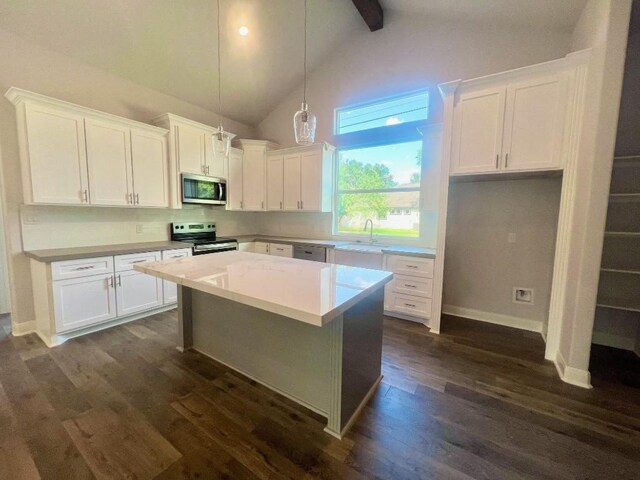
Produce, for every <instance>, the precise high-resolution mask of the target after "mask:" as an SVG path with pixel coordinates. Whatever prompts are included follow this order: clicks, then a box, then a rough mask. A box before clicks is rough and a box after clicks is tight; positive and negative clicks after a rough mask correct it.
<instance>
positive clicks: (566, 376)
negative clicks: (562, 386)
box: [553, 352, 593, 388]
mask: <svg viewBox="0 0 640 480" xmlns="http://www.w3.org/2000/svg"><path fill="white" fill-rule="evenodd" d="M553 363H555V365H556V369H557V370H558V375H560V379H561V380H562V381H563V382H566V383H568V384H570V385H574V386H576V387H581V388H593V387H592V386H591V374H590V373H589V370H581V369H579V368H574V367H569V366H567V362H566V361H565V359H564V357H563V356H562V354H561V353H560V352H558V353H557V354H556V358H555V360H554V362H553Z"/></svg>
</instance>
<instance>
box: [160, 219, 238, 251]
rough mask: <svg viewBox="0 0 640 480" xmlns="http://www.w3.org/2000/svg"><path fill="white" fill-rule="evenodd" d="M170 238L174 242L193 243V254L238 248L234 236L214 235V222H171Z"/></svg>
mask: <svg viewBox="0 0 640 480" xmlns="http://www.w3.org/2000/svg"><path fill="white" fill-rule="evenodd" d="M171 240H174V241H176V242H188V243H193V254H194V255H204V254H207V253H218V252H228V251H230V250H237V249H238V241H237V240H236V239H235V238H223V237H220V238H218V237H216V224H215V223H214V222H205V223H196V222H189V223H172V224H171Z"/></svg>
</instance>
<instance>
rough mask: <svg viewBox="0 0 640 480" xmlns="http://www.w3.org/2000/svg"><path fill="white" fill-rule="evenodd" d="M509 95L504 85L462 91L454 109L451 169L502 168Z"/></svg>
mask: <svg viewBox="0 0 640 480" xmlns="http://www.w3.org/2000/svg"><path fill="white" fill-rule="evenodd" d="M505 96H506V93H505V89H504V87H499V88H493V89H487V90H480V91H473V92H467V93H464V94H461V95H460V97H459V99H458V103H457V105H456V107H455V110H454V119H453V122H454V136H453V145H452V152H451V173H476V172H488V171H496V170H498V168H499V158H500V151H501V148H502V127H503V124H504V104H505Z"/></svg>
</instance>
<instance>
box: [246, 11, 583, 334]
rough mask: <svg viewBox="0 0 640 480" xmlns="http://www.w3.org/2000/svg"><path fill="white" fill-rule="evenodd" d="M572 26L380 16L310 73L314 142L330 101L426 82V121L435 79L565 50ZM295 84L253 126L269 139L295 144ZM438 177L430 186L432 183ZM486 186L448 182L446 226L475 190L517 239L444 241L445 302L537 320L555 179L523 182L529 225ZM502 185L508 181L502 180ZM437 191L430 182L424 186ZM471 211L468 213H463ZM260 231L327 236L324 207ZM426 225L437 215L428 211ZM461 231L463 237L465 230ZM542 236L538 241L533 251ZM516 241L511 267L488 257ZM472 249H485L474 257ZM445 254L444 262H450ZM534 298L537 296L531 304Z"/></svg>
mask: <svg viewBox="0 0 640 480" xmlns="http://www.w3.org/2000/svg"><path fill="white" fill-rule="evenodd" d="M570 40H571V38H570V34H569V33H558V32H552V31H540V30H527V29H526V28H518V29H512V30H510V29H508V28H505V27H500V28H487V27H486V26H478V25H473V24H470V23H469V24H461V23H458V24H451V23H443V22H442V21H437V20H432V19H428V18H421V17H398V16H391V15H390V16H389V18H385V26H384V28H383V29H382V30H380V31H378V32H375V33H370V32H365V33H358V34H355V35H354V36H353V37H352V38H351V39H350V40H349V41H348V42H346V43H345V45H344V46H343V47H342V48H340V49H338V50H336V51H335V52H334V53H333V55H332V56H331V58H329V59H328V60H327V61H326V62H325V63H324V64H323V65H321V66H320V67H319V68H317V69H316V70H315V71H313V72H312V73H311V74H310V76H309V86H308V93H307V100H308V102H309V104H310V107H311V109H312V110H313V111H314V112H315V113H316V115H317V116H318V131H317V138H316V140H317V141H328V142H330V143H334V137H333V114H334V108H336V107H339V106H343V105H349V104H352V103H357V102H361V101H365V100H371V99H375V98H380V97H384V96H387V95H390V94H397V93H399V92H404V91H410V90H415V89H418V88H425V87H428V88H430V91H431V95H432V108H433V112H432V114H433V115H432V119H434V120H436V121H439V120H440V119H441V115H442V101H441V99H440V95H439V93H438V91H437V89H436V86H437V84H438V83H441V82H445V81H449V80H455V79H469V78H474V77H478V76H482V75H486V74H491V73H497V72H501V71H505V70H509V69H512V68H517V67H521V66H526V65H531V64H535V63H539V62H543V61H547V60H552V59H556V58H561V57H563V56H564V55H566V54H567V53H568V52H569V43H570ZM301 95H302V91H301V89H298V90H296V91H295V92H292V93H291V95H290V96H289V97H288V98H287V99H286V100H285V101H284V102H282V104H280V105H279V106H278V107H277V108H276V109H275V110H274V111H273V112H271V114H269V116H268V117H267V118H266V119H265V120H264V121H263V122H262V123H260V125H259V126H258V134H259V136H260V138H267V139H270V140H274V141H276V142H278V143H281V144H282V145H285V146H288V145H292V144H293V143H294V138H293V130H292V117H293V114H294V113H295V111H296V110H297V109H298V108H299V103H300V99H301ZM437 177H438V176H437V174H436V185H437ZM491 185H493V187H496V188H497V190H496V192H499V193H498V194H494V192H493V188H486V187H483V186H476V187H474V186H466V187H464V186H460V187H456V188H454V189H452V192H451V193H450V201H451V202H452V204H454V205H456V204H457V205H460V208H459V210H458V211H457V212H456V214H454V215H453V217H452V218H450V219H449V222H448V223H449V226H448V228H449V229H450V231H451V232H456V234H458V233H461V234H462V235H463V236H464V235H466V233H465V232H466V226H467V225H466V221H467V219H468V212H465V207H462V205H463V204H465V203H466V200H468V198H467V195H466V193H467V192H468V191H470V190H473V195H474V198H473V200H472V203H473V204H474V205H475V206H473V208H472V211H474V212H476V213H477V214H478V215H479V216H480V217H479V218H485V219H489V218H490V219H491V224H492V225H493V226H494V227H495V228H496V229H497V230H499V231H500V232H503V231H504V232H506V231H508V230H509V229H513V228H516V229H517V231H518V233H519V237H518V238H519V240H518V243H517V244H515V245H508V244H507V242H506V235H500V236H498V237H497V238H489V237H487V236H485V235H479V236H478V237H477V239H478V240H482V241H487V242H490V244H485V245H476V247H477V248H468V244H467V242H464V241H458V242H456V241H452V242H451V243H449V239H451V236H450V237H449V239H448V240H447V242H448V243H447V257H446V258H447V267H446V268H447V272H446V277H445V282H446V283H445V285H446V299H447V302H450V303H452V304H453V305H454V306H459V307H465V308H473V309H480V310H483V309H486V311H487V312H489V313H492V314H504V315H517V316H522V317H525V318H528V319H531V320H533V321H536V322H542V321H544V320H546V304H547V303H548V295H549V291H550V289H551V283H550V282H551V281H550V277H549V270H550V268H551V266H552V264H553V245H552V244H550V243H549V238H550V237H552V236H553V235H555V233H554V232H555V226H556V221H557V211H558V192H557V190H558V186H557V180H548V179H547V180H539V181H538V180H536V181H532V182H530V183H527V191H528V192H529V193H531V195H534V196H535V198H536V199H537V201H538V203H537V209H536V212H544V214H542V213H541V214H540V215H538V217H539V218H538V219H537V220H536V223H533V224H531V225H528V224H527V222H526V221H523V222H514V220H513V217H512V213H513V212H512V211H510V210H509V209H504V208H502V207H503V205H504V204H505V203H506V204H514V203H515V202H516V201H518V199H519V198H520V197H519V196H518V192H517V189H513V188H510V187H508V186H507V187H504V188H502V187H500V183H493V182H492V184H491ZM507 185H508V184H507ZM428 190H429V192H430V194H434V193H435V197H436V198H437V187H435V186H434V188H430V189H428ZM469 211H471V210H469ZM261 218H262V219H263V222H265V225H264V228H265V229H268V230H270V232H272V233H276V232H283V231H287V232H288V231H289V230H291V231H294V232H296V235H300V236H314V235H323V236H329V235H331V214H319V215H313V214H305V215H283V214H268V215H266V216H263V217H261ZM431 220H432V224H435V221H436V220H437V219H436V218H435V214H434V215H432V216H431ZM430 233H431V234H430V235H428V236H427V238H426V239H425V243H424V244H425V245H426V246H434V244H435V233H436V232H435V229H434V228H433V229H432V231H431V232H430ZM463 238H466V237H463ZM538 241H540V242H541V246H540V248H530V246H531V245H533V244H535V243H536V242H538ZM510 248H511V249H516V248H522V249H526V250H527V255H528V258H527V261H526V262H517V263H516V264H514V263H513V262H512V261H511V259H512V256H504V255H495V253H496V250H500V249H510ZM478 251H481V252H484V253H491V254H490V255H482V256H477V255H476V253H477V252H478ZM449 259H451V261H449ZM462 265H473V266H474V271H475V272H477V273H480V272H483V273H482V274H480V275H478V276H477V277H475V278H470V277H469V276H467V275H466V274H464V272H463V271H462V270H463V269H462V268H461V267H460V266H462ZM488 272H491V274H492V275H491V276H492V277H498V278H501V279H502V280H501V282H504V284H502V283H501V284H500V286H499V288H498V291H499V293H498V294H495V295H491V298H490V299H486V300H484V299H482V298H483V294H484V293H486V285H487V276H488ZM516 279H517V280H518V285H517V286H533V287H534V288H535V289H536V295H537V296H538V298H539V300H538V301H537V302H536V305H535V307H521V306H515V307H514V305H513V303H512V302H511V297H510V296H509V295H508V294H507V291H508V290H509V291H510V288H511V286H516V284H515V283H514V282H515V280H516ZM538 302H539V303H538Z"/></svg>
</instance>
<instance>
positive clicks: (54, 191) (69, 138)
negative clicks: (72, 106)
mask: <svg viewBox="0 0 640 480" xmlns="http://www.w3.org/2000/svg"><path fill="white" fill-rule="evenodd" d="M25 127H26V128H25ZM18 133H19V136H20V150H21V151H20V155H21V158H22V160H23V165H22V167H23V168H22V175H23V187H24V195H25V202H26V203H50V204H56V203H57V204H81V203H87V202H88V196H89V184H88V177H87V154H86V149H85V148H86V147H85V139H84V117H83V116H82V115H79V114H75V113H73V112H69V111H67V110H64V109H56V108H52V107H48V106H44V105H39V104H37V103H25V104H24V108H22V109H20V108H19V109H18Z"/></svg>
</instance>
